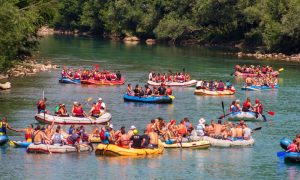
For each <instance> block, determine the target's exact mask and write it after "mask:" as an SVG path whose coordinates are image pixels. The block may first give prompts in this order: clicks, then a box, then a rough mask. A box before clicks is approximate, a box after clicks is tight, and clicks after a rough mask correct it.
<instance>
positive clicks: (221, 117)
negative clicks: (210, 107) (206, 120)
mask: <svg viewBox="0 0 300 180" xmlns="http://www.w3.org/2000/svg"><path fill="white" fill-rule="evenodd" d="M230 114H231V113H228V114H225V115H224V114H223V115H221V116H220V117H218V119H223V118H224V117H226V116H228V115H230Z"/></svg>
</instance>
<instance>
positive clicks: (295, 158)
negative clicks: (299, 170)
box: [277, 138, 300, 163]
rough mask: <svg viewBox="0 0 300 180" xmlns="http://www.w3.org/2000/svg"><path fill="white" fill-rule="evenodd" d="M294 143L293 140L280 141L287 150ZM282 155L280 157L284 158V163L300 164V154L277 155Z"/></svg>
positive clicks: (281, 153) (286, 153)
mask: <svg viewBox="0 0 300 180" xmlns="http://www.w3.org/2000/svg"><path fill="white" fill-rule="evenodd" d="M291 143H292V140H290V139H288V138H282V139H281V140H280V146H281V147H282V148H283V149H284V150H287V148H288V146H289V145H290V144H291ZM278 154H280V157H284V161H286V162H292V163H300V152H284V151H283V152H279V153H277V155H278Z"/></svg>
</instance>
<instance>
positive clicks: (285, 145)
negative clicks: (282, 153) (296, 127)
mask: <svg viewBox="0 0 300 180" xmlns="http://www.w3.org/2000/svg"><path fill="white" fill-rule="evenodd" d="M292 142H293V141H292V140H290V139H288V138H285V137H284V138H282V139H281V140H280V146H281V147H282V149H284V150H287V148H288V146H289V145H290V144H291V143H292Z"/></svg>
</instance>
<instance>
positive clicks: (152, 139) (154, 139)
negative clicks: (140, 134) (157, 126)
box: [148, 131, 158, 149]
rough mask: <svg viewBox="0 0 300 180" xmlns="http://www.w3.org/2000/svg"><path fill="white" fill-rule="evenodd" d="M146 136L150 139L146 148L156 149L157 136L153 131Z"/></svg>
mask: <svg viewBox="0 0 300 180" xmlns="http://www.w3.org/2000/svg"><path fill="white" fill-rule="evenodd" d="M148 136H149V138H150V142H149V145H148V148H151V149H154V148H158V134H157V133H156V132H154V131H151V132H150V133H149V134H148Z"/></svg>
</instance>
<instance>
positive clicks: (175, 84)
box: [148, 80, 197, 87]
mask: <svg viewBox="0 0 300 180" xmlns="http://www.w3.org/2000/svg"><path fill="white" fill-rule="evenodd" d="M161 83H162V82H154V81H148V84H149V85H151V86H160V85H161ZM163 83H164V85H166V86H183V87H184V86H186V87H189V86H195V85H196V84H197V81H196V80H190V81H187V82H163Z"/></svg>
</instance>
